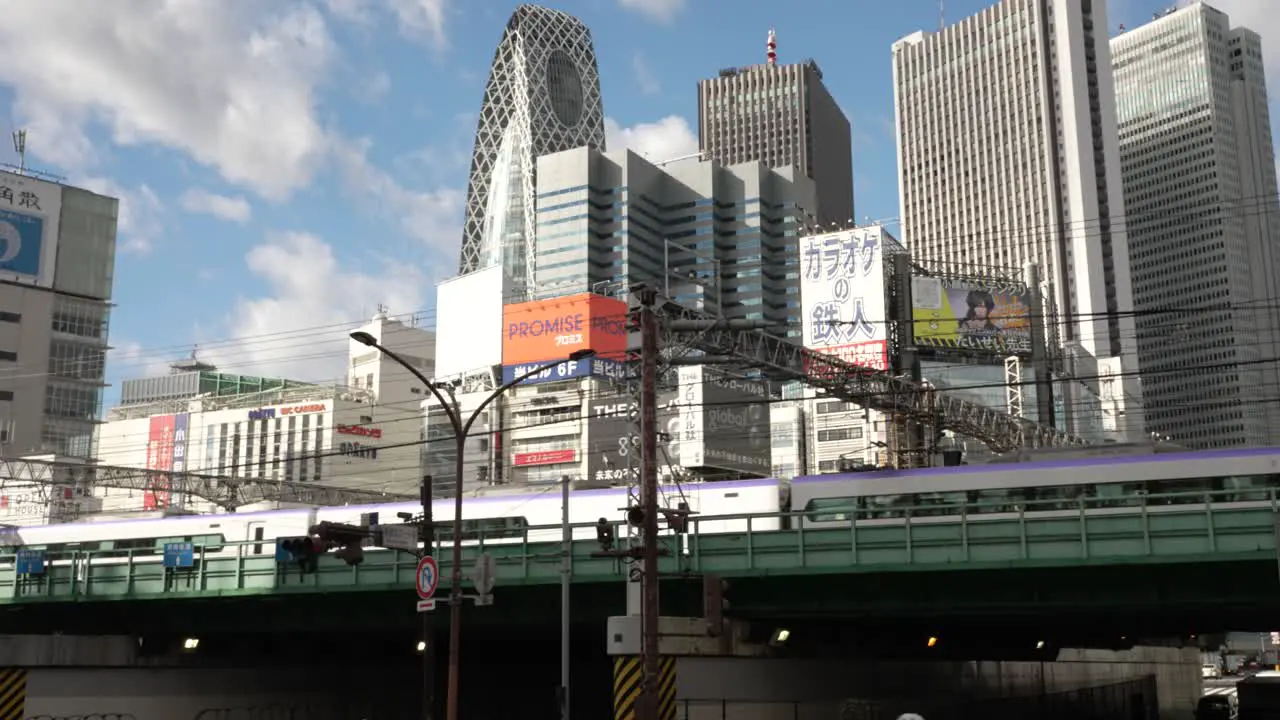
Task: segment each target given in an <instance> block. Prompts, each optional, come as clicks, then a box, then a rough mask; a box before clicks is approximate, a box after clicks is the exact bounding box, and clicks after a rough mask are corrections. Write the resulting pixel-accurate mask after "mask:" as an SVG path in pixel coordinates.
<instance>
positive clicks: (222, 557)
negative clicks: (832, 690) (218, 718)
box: [0, 489, 1277, 603]
mask: <svg viewBox="0 0 1280 720" xmlns="http://www.w3.org/2000/svg"><path fill="white" fill-rule="evenodd" d="M1135 499H1136V504H1130V503H1131V502H1132V501H1134V500H1135ZM1064 503H1065V504H1064ZM829 511H830V509H826V510H824V512H829ZM1276 511H1277V498H1276V491H1275V490H1273V489H1266V490H1248V491H1239V490H1222V491H1208V492H1200V493H1168V494H1159V495H1142V496H1130V497H1126V498H1076V499H1072V500H1070V501H1064V500H1062V499H1049V500H1036V499H1029V500H1019V501H1017V504H1015V505H1011V504H1010V502H1008V501H1005V502H1000V503H964V504H955V505H931V506H913V507H910V508H890V509H888V510H886V509H885V508H878V509H851V510H848V511H847V514H848V515H849V517H848V519H847V521H846V522H843V523H839V524H835V525H834V526H833V525H832V524H831V523H827V524H824V525H823V526H822V527H810V526H809V524H808V523H805V522H802V521H801V520H802V518H803V517H804V516H805V515H806V513H804V512H803V511H799V512H784V513H766V514H756V515H725V516H714V517H701V516H696V515H695V516H693V517H692V518H691V519H690V528H689V533H688V534H687V535H684V536H681V537H679V538H676V537H673V536H672V535H671V534H670V533H669V532H668V533H666V535H665V540H664V541H665V542H669V543H671V547H672V548H673V550H674V551H673V552H672V553H670V554H669V555H668V556H666V557H664V558H663V559H662V571H663V572H668V573H681V572H688V573H699V572H713V573H717V574H720V575H724V576H726V577H733V576H753V575H755V576H758V575H797V574H813V573H827V574H832V573H844V574H848V573H865V572H888V571H925V570H931V569H963V568H972V569H977V568H981V567H999V568H1016V567H1045V566H1050V565H1056V566H1061V565H1071V564H1077V565H1081V564H1097V563H1113V564H1120V563H1131V564H1132V563H1140V562H1170V561H1177V560H1179V559H1182V560H1197V561H1203V560H1210V559H1219V560H1245V559H1263V558H1274V557H1275V547H1276V540H1275V518H1276V517H1277V515H1276ZM886 513H888V514H886ZM895 513H896V514H895ZM708 523H715V524H716V525H708ZM731 524H734V527H735V528H736V529H732V530H726V528H727V527H728V526H729V525H731ZM766 524H767V525H768V526H770V527H771V528H776V527H778V526H779V525H781V526H782V529H769V530H761V529H758V527H759V526H761V525H766ZM572 527H573V528H574V529H575V530H580V531H582V532H580V533H575V539H574V541H573V543H572V547H571V553H570V554H571V561H572V562H571V566H572V567H571V572H572V575H573V577H574V579H575V581H577V582H601V581H609V580H618V579H621V578H623V577H625V574H626V570H627V568H626V567H625V566H623V565H621V564H620V563H619V562H618V561H616V560H614V559H612V558H602V557H593V553H595V552H596V551H598V550H599V549H600V547H599V545H598V543H597V542H596V541H595V540H594V537H595V529H594V528H595V526H594V524H591V523H576V524H574V525H573V526H572ZM705 528H719V529H720V530H719V531H717V532H702V531H701V529H705ZM561 530H562V527H561V526H558V525H556V526H536V527H530V528H527V529H526V530H525V531H524V532H523V533H521V534H520V535H519V536H518V537H503V538H494V539H486V538H483V537H480V538H478V539H476V540H472V541H468V542H466V543H465V547H464V548H463V551H464V552H463V560H464V563H466V564H467V566H470V564H471V563H473V562H474V560H475V558H476V556H478V555H479V554H480V553H484V552H487V553H489V554H491V555H492V556H493V557H494V560H495V561H496V565H497V569H498V574H499V577H500V582H501V584H502V585H504V586H507V585H524V584H544V583H555V582H558V581H559V573H560V562H561V559H562V552H563V551H562V545H561V543H560V541H559V540H558V539H557V540H554V541H545V540H537V539H533V538H536V537H537V536H538V534H539V533H541V534H543V535H544V536H545V535H546V534H547V533H548V532H553V533H554V536H555V537H557V538H558V537H559V535H560V533H561ZM615 536H616V537H618V538H623V533H621V532H619V529H618V528H617V527H616V526H615ZM445 547H447V545H446V544H444V543H441V547H438V548H437V551H436V557H437V559H438V560H440V561H441V565H442V572H443V573H445V575H446V576H447V572H448V571H447V569H446V568H447V566H448V561H449V556H450V554H449V553H448V552H443V551H442V550H444V548H445ZM255 551H256V552H255ZM274 551H275V543H274V541H272V540H260V541H254V540H247V541H229V542H225V543H222V544H220V545H216V546H212V545H211V546H199V545H197V546H196V547H195V560H196V563H195V566H194V567H193V568H190V569H177V570H174V569H165V568H164V567H163V566H162V564H161V562H160V558H159V557H158V556H157V555H155V554H148V555H143V554H142V553H141V552H139V551H120V552H112V551H72V552H69V553H66V554H65V555H64V556H60V557H58V558H52V562H51V563H50V566H49V567H48V568H47V570H46V572H45V573H44V575H43V576H21V577H18V576H15V575H14V571H13V570H12V568H13V567H14V559H15V556H14V555H13V554H5V555H0V603H12V602H24V601H55V602H58V601H71V600H86V599H88V600H93V599H101V600H115V599H126V598H130V599H145V598H169V599H173V598H178V597H209V596H226V595H237V594H242V595H253V594H272V593H291V592H319V591H340V590H366V591H378V590H403V589H405V588H408V587H411V586H412V583H413V576H414V571H415V566H416V558H415V557H414V556H413V555H411V554H409V553H401V552H396V551H376V550H375V551H371V552H368V553H367V554H366V557H365V561H364V563H363V564H361V565H357V566H347V565H345V564H343V563H342V562H341V561H339V560H336V559H335V558H333V557H331V556H324V557H322V558H321V562H320V565H319V569H318V572H316V573H313V574H309V575H305V576H299V573H298V569H297V568H296V567H295V566H294V565H292V564H281V563H277V562H276V560H275V555H274Z"/></svg>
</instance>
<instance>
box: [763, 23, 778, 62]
mask: <svg viewBox="0 0 1280 720" xmlns="http://www.w3.org/2000/svg"><path fill="white" fill-rule="evenodd" d="M765 48H766V49H767V50H768V52H767V53H765V56H766V57H768V58H769V64H770V65H777V64H778V33H777V31H775V30H774V29H773V28H769V41H768V42H767V43H765Z"/></svg>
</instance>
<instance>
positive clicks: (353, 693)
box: [22, 668, 415, 720]
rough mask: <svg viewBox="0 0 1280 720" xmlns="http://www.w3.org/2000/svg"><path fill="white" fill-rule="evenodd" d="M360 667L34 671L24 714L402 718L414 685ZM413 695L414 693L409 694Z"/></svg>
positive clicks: (183, 719) (237, 719)
mask: <svg viewBox="0 0 1280 720" xmlns="http://www.w3.org/2000/svg"><path fill="white" fill-rule="evenodd" d="M412 682H413V678H412V677H400V675H398V674H397V673H387V672H383V671H376V670H373V669H368V668H361V669H360V670H359V671H343V670H325V671H323V672H314V673H306V672H271V671H268V672H265V673H264V671H262V670H256V671H255V670H245V671H236V670H191V669H137V668H135V669H129V670H116V669H111V670H102V669H95V670H72V669H36V670H31V671H30V672H29V674H28V677H27V697H26V707H25V709H24V713H23V715H22V717H23V718H31V719H36V720H39V719H40V718H45V717H49V718H60V717H61V718H68V717H93V716H95V715H102V716H107V717H111V716H112V715H116V716H124V717H129V718H130V719H131V720H350V719H351V718H369V719H370V720H374V719H375V718H384V717H393V718H398V717H407V716H411V715H412V714H413V713H414V712H415V709H414V707H412V705H410V706H409V707H403V706H400V705H397V704H396V702H397V701H392V700H390V699H389V696H392V695H396V696H399V698H398V699H397V700H398V702H400V703H401V704H403V703H404V702H405V698H404V695H406V693H401V692H395V690H396V689H397V688H404V687H406V686H407V684H408V683H412ZM407 695H409V696H410V697H412V695H413V693H407Z"/></svg>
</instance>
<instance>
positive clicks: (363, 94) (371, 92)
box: [355, 70, 391, 103]
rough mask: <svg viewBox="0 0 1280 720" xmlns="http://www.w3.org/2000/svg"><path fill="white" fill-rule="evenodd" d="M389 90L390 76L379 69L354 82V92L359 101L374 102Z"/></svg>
mask: <svg viewBox="0 0 1280 720" xmlns="http://www.w3.org/2000/svg"><path fill="white" fill-rule="evenodd" d="M390 91H391V76H390V75H388V74H386V73H385V72H382V71H381V70H379V71H378V72H375V73H374V74H372V75H369V76H368V77H364V78H361V82H359V83H357V84H356V88H355V94H356V98H357V99H359V100H360V102H365V103H374V102H377V101H379V100H381V99H382V98H383V97H385V96H386V94H387V93H388V92H390Z"/></svg>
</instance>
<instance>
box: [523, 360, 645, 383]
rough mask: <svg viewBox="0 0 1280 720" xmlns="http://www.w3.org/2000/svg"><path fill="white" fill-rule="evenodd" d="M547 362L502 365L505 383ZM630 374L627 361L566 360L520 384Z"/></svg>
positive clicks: (620, 378) (618, 377) (614, 376)
mask: <svg viewBox="0 0 1280 720" xmlns="http://www.w3.org/2000/svg"><path fill="white" fill-rule="evenodd" d="M545 364H546V363H525V364H523V365H504V366H503V367H502V382H503V384H506V383H509V382H512V381H513V380H515V379H516V378H518V377H520V376H521V375H524V374H525V373H528V372H532V371H534V370H537V369H538V367H539V366H540V365H545ZM630 374H634V369H632V368H628V367H627V365H626V364H625V363H621V362H618V361H616V360H604V359H601V358H590V359H587V360H566V361H564V362H562V363H560V364H559V365H556V366H555V367H549V368H547V369H545V370H543V371H542V372H539V373H538V374H537V375H532V376H530V377H528V378H525V379H524V380H522V381H520V384H521V385H537V384H539V383H547V382H558V381H560V380H570V379H573V378H583V377H588V376H594V377H604V378H612V379H615V380H622V379H625V378H626V377H627V376H628V375H630Z"/></svg>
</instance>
